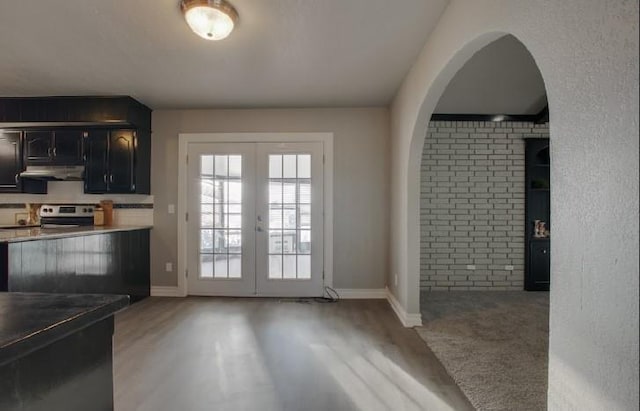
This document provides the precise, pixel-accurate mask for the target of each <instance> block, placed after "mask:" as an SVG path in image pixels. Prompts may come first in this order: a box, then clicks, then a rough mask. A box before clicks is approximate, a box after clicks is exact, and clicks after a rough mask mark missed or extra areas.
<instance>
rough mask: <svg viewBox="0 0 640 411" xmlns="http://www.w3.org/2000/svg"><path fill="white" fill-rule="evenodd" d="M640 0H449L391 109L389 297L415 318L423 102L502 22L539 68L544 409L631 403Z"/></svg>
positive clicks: (634, 395) (428, 106)
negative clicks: (547, 180)
mask: <svg viewBox="0 0 640 411" xmlns="http://www.w3.org/2000/svg"><path fill="white" fill-rule="evenodd" d="M637 10H638V5H637V3H635V4H634V3H628V2H618V3H615V4H609V3H607V4H606V5H602V4H600V3H597V4H596V3H593V4H590V7H583V8H577V9H576V8H575V7H571V6H568V5H567V4H566V3H557V4H556V3H553V4H551V3H550V4H546V5H545V7H534V6H532V5H531V4H530V3H527V2H513V3H511V2H509V3H504V2H490V1H483V2H473V3H469V2H460V3H456V2H452V3H451V4H450V5H449V7H448V8H447V10H446V11H445V13H444V14H443V16H442V19H441V23H440V24H439V25H438V27H437V28H436V30H434V32H433V33H432V35H431V36H430V38H429V40H428V41H427V42H426V43H425V47H424V48H423V50H422V52H421V53H420V55H419V56H418V59H417V60H416V63H415V64H414V66H413V67H412V69H411V71H410V72H409V74H408V75H407V77H406V78H405V80H404V82H403V84H402V86H401V88H400V89H399V91H398V94H397V95H396V97H395V98H394V101H393V104H392V107H391V140H392V145H391V188H392V190H391V220H390V225H391V241H390V256H391V258H390V271H389V275H388V278H387V284H388V287H389V289H390V293H391V298H390V300H391V302H392V306H394V309H395V310H396V312H397V313H398V315H399V317H400V318H401V320H402V321H403V323H404V324H405V325H413V324H416V323H418V322H419V317H418V318H415V317H413V315H414V314H417V313H418V312H419V287H418V284H419V250H420V244H419V239H420V236H419V229H420V225H419V206H420V203H419V191H418V187H419V165H420V161H419V159H420V154H421V153H422V150H421V149H422V142H423V139H424V134H425V132H426V130H427V125H428V121H429V119H430V116H431V114H432V113H433V109H434V108H435V106H436V104H437V101H438V100H439V98H440V96H441V94H442V92H443V90H444V88H445V87H446V84H447V83H448V81H449V80H450V79H451V78H452V77H453V75H454V73H455V72H456V71H457V70H458V69H459V68H460V67H462V65H463V64H464V62H466V60H468V58H469V57H471V55H472V54H473V53H474V52H476V51H477V50H479V49H480V48H482V47H483V46H484V45H486V44H488V43H490V42H491V41H492V40H495V39H497V38H498V37H500V36H501V35H502V34H504V33H512V34H513V35H514V36H515V37H516V38H518V39H519V40H521V41H522V42H523V43H524V44H525V45H526V47H527V49H529V50H530V51H531V54H532V55H533V56H534V58H535V61H536V63H537V65H538V67H540V71H541V73H542V74H543V77H544V80H545V83H546V85H547V87H548V91H549V106H550V108H551V109H550V113H549V115H550V120H551V130H550V132H551V134H552V135H553V138H552V142H551V143H552V144H551V150H550V151H551V153H550V154H551V158H552V161H554V164H556V167H555V168H554V170H553V171H552V175H551V180H552V184H553V187H554V189H553V196H552V199H551V201H552V207H553V213H554V216H555V217H556V218H555V222H554V231H553V239H554V242H553V244H554V245H553V248H552V253H553V259H552V262H551V267H552V270H553V272H554V273H555V275H554V276H553V279H552V286H551V296H550V300H551V309H550V341H549V345H550V347H549V391H548V401H549V408H550V409H552V408H557V409H562V408H581V407H582V408H585V407H586V408H589V407H599V408H616V407H617V408H625V407H626V408H629V407H632V406H633V404H637V403H638V388H637V387H638V384H637V382H638V366H637V364H638V361H637V359H638V350H637V346H638V338H637V335H638V333H637V330H638V304H637V301H638V255H637V245H638V218H637V215H638V214H637V210H638V180H637V175H638V149H637V148H638V128H637V124H638V98H637V84H638V76H637V67H638V63H637V61H638V60H637V43H638V36H637V27H638V25H637V19H635V20H634V19H633V16H637ZM587 28H588V29H587ZM396 278H397V280H396ZM394 298H395V299H397V301H393V299H394ZM398 307H400V309H398ZM403 311H404V312H403ZM408 320H410V321H408Z"/></svg>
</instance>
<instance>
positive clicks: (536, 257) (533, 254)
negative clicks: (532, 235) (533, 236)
mask: <svg viewBox="0 0 640 411" xmlns="http://www.w3.org/2000/svg"><path fill="white" fill-rule="evenodd" d="M549 245H550V244H549V241H546V240H540V241H531V248H530V253H529V258H530V261H529V273H528V277H529V278H528V282H529V285H530V287H531V289H532V290H540V291H548V290H549V279H550V276H549V271H550V263H551V259H550V258H549V257H550V247H549Z"/></svg>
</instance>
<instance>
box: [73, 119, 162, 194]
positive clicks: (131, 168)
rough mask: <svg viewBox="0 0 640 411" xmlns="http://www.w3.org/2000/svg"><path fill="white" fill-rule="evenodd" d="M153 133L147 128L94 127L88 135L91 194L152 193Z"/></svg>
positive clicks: (87, 184)
mask: <svg viewBox="0 0 640 411" xmlns="http://www.w3.org/2000/svg"><path fill="white" fill-rule="evenodd" d="M149 140H150V136H149V133H148V132H146V131H144V130H140V131H137V130H132V129H119V130H91V131H89V133H88V136H87V138H86V139H85V157H86V162H85V179H84V181H85V184H84V191H85V193H88V194H102V193H114V194H126V193H136V194H149V189H150V184H149V177H150V174H149V169H150V153H151V147H150V141H149Z"/></svg>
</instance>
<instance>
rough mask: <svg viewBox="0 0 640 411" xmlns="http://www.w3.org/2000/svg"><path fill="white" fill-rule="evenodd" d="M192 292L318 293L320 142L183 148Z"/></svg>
mask: <svg viewBox="0 0 640 411" xmlns="http://www.w3.org/2000/svg"><path fill="white" fill-rule="evenodd" d="M187 152H188V159H189V160H188V167H187V172H188V182H189V183H188V187H187V197H188V198H187V203H188V205H187V212H188V221H187V270H188V277H187V286H188V293H189V294H192V295H227V296H253V295H258V296H300V297H302V296H320V295H322V294H323V209H322V207H323V198H322V197H323V180H322V178H323V170H322V167H323V165H322V158H323V145H322V143H315V142H314V143H189V144H188V149H187Z"/></svg>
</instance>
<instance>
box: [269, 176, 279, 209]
mask: <svg viewBox="0 0 640 411" xmlns="http://www.w3.org/2000/svg"><path fill="white" fill-rule="evenodd" d="M269 204H282V181H269Z"/></svg>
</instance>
